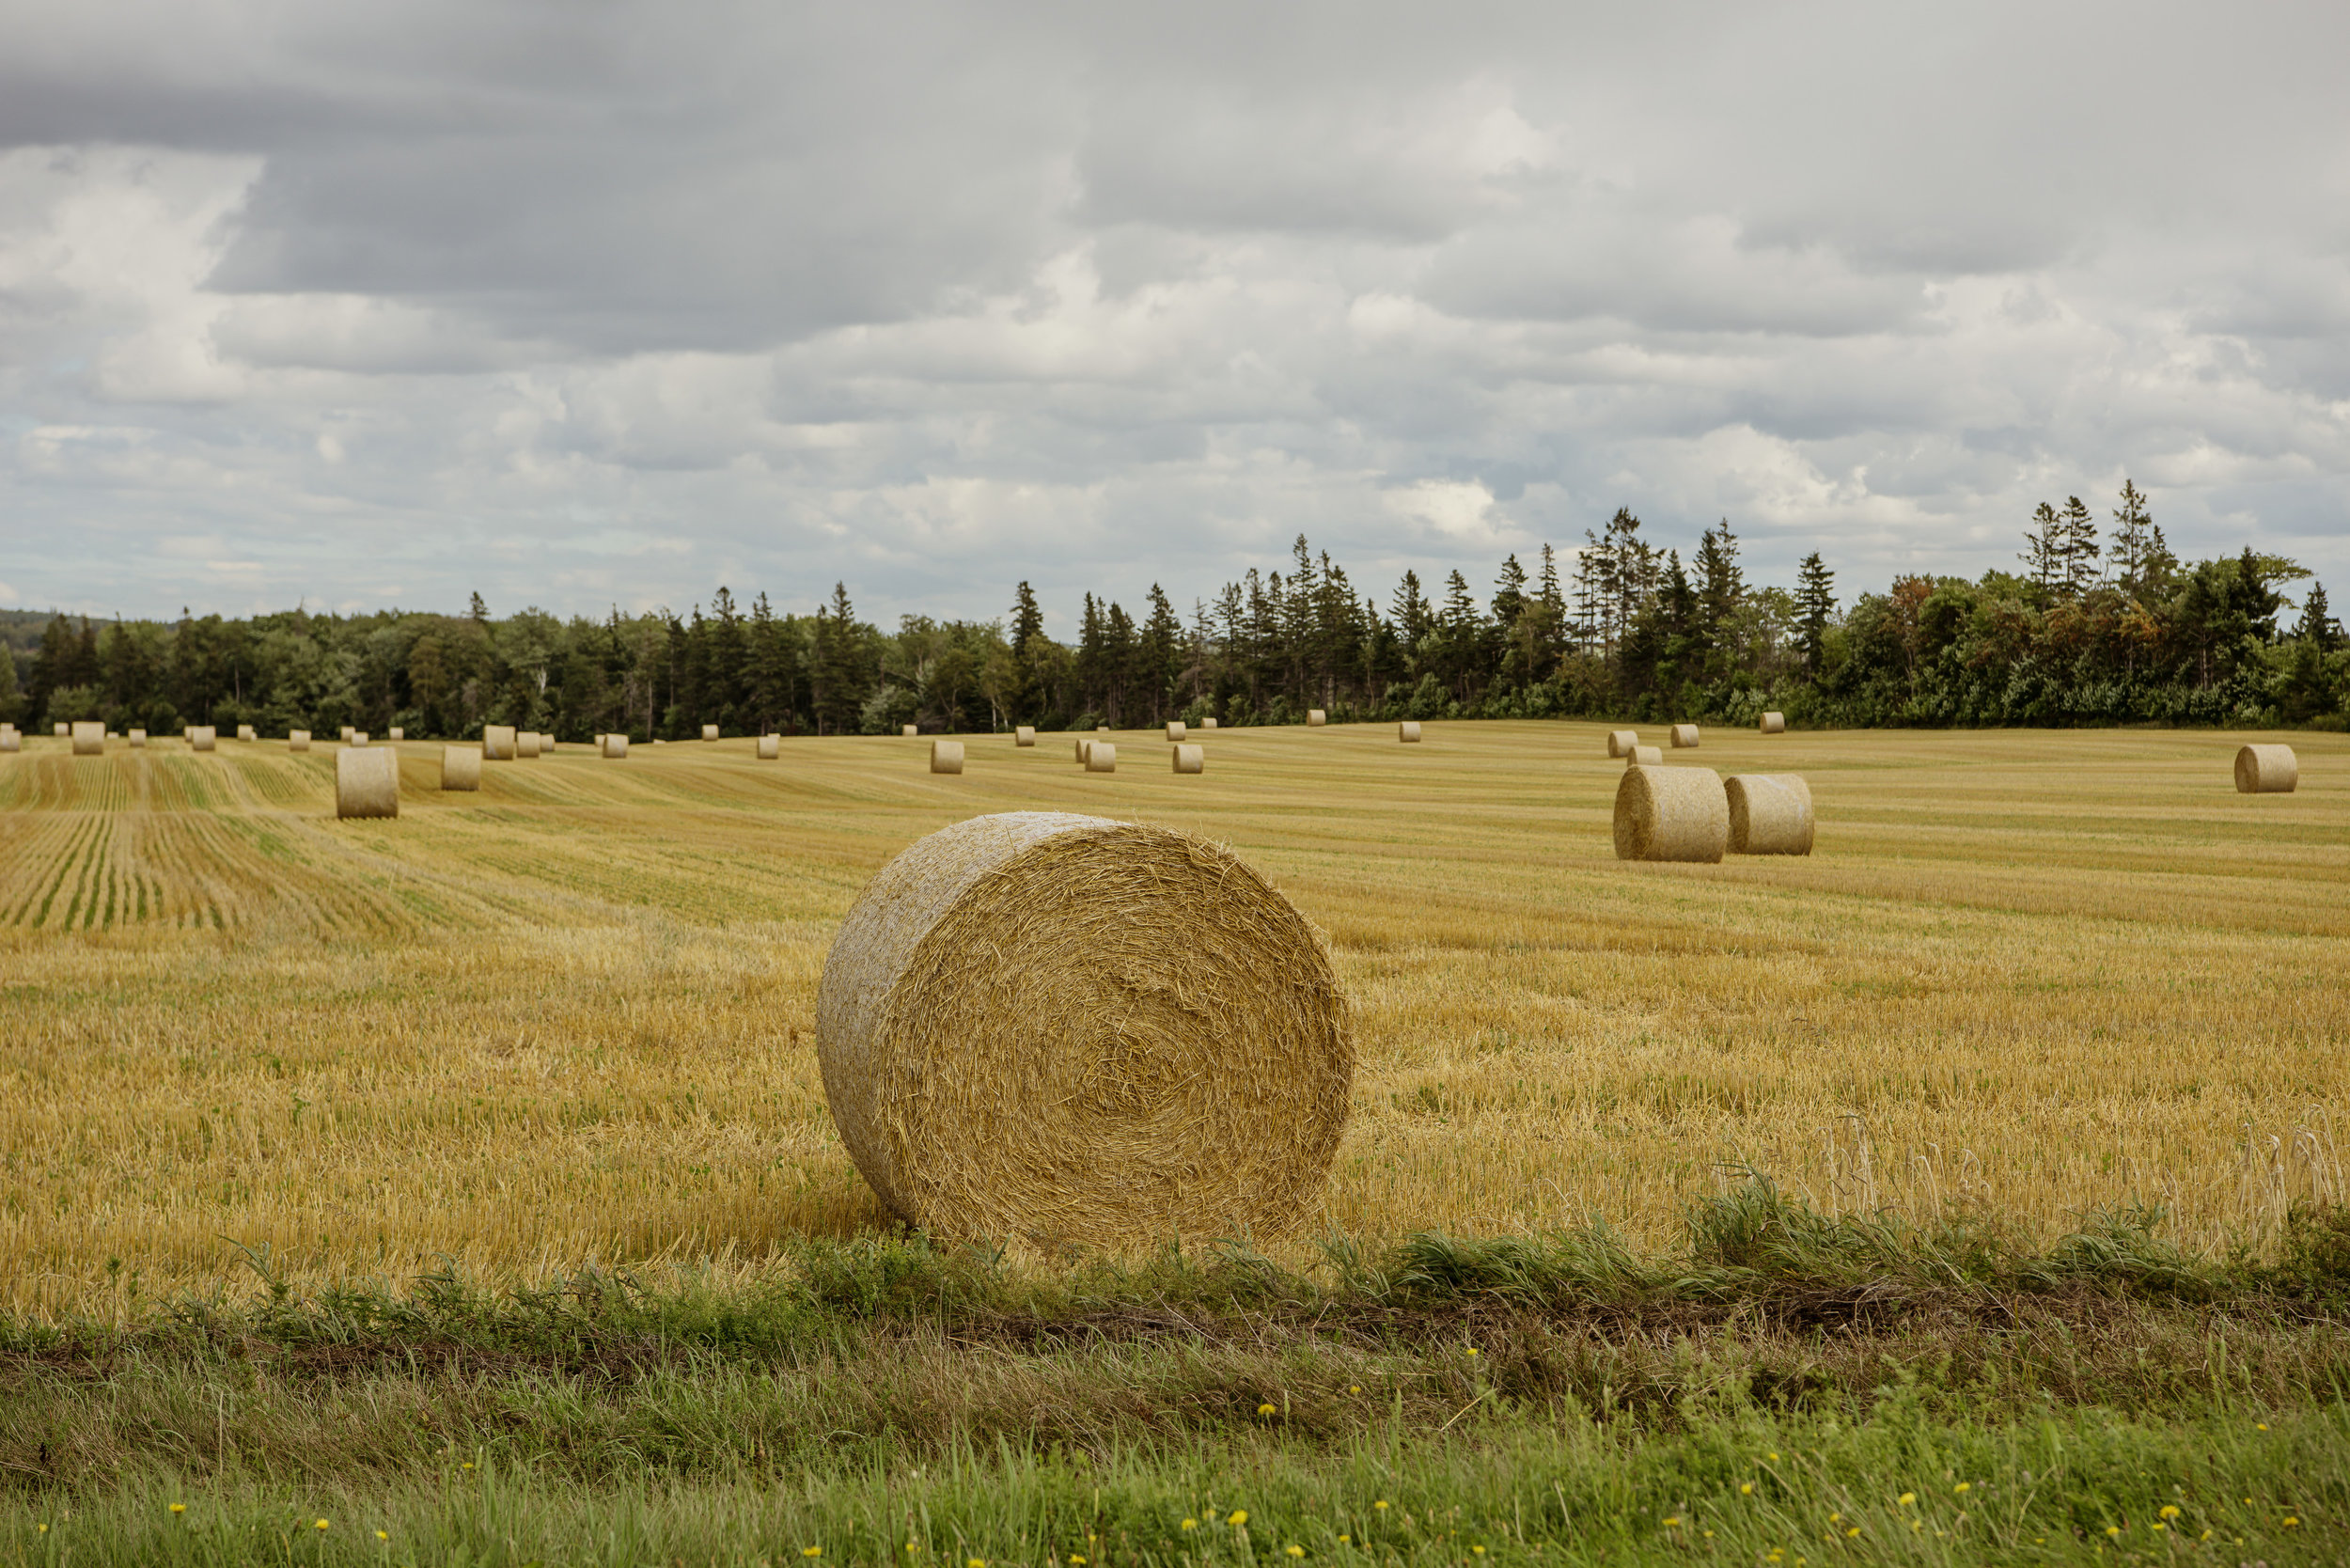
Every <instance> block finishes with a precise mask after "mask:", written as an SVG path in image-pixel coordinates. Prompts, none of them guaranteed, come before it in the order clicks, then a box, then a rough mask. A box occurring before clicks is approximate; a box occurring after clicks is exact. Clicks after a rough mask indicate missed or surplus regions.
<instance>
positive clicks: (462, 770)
mask: <svg viewBox="0 0 2350 1568" xmlns="http://www.w3.org/2000/svg"><path fill="white" fill-rule="evenodd" d="M441 788H442V789H444V790H478V789H480V788H481V748H480V747H479V746H478V745H445V746H443V747H442V748H441Z"/></svg>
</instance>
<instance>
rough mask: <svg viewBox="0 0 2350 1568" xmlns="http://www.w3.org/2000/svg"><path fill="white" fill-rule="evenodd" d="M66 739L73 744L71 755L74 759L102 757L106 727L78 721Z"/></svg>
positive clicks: (81, 720) (104, 747)
mask: <svg viewBox="0 0 2350 1568" xmlns="http://www.w3.org/2000/svg"><path fill="white" fill-rule="evenodd" d="M67 739H69V740H71V742H72V743H73V755H74V756H76V757H99V756H102V755H104V753H105V750H106V727H105V726H104V725H102V724H95V723H92V722H91V721H89V720H87V719H79V720H76V721H75V722H74V725H73V729H72V730H71V732H70V733H69V734H68V736H67Z"/></svg>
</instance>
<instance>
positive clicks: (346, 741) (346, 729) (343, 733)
mask: <svg viewBox="0 0 2350 1568" xmlns="http://www.w3.org/2000/svg"><path fill="white" fill-rule="evenodd" d="M336 738H337V740H339V741H341V742H342V743H343V745H350V744H351V726H349V725H348V724H346V725H344V726H343V727H342V729H340V730H339V731H337V736H336Z"/></svg>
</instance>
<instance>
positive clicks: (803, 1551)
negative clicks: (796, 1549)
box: [800, 1546, 824, 1557]
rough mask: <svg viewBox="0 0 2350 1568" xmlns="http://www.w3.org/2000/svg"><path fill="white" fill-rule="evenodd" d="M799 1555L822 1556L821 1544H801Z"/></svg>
mask: <svg viewBox="0 0 2350 1568" xmlns="http://www.w3.org/2000/svg"><path fill="white" fill-rule="evenodd" d="M800 1555H801V1556H802V1557H822V1556H823V1555H824V1548H823V1547H822V1546H802V1547H801V1548H800Z"/></svg>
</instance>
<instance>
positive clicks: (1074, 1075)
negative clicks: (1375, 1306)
mask: <svg viewBox="0 0 2350 1568" xmlns="http://www.w3.org/2000/svg"><path fill="white" fill-rule="evenodd" d="M816 1052H817V1059H818V1061H819V1064H820V1065H821V1067H822V1069H823V1076H824V1097H825V1101H826V1103H827V1105H829V1107H830V1109H831V1112H832V1119H833V1122H834V1125H835V1126H837V1127H838V1129H839V1132H840V1141H841V1144H842V1146H843V1147H845V1148H846V1149H847V1150H848V1152H849V1156H850V1158H851V1159H852V1160H854V1162H855V1164H856V1168H857V1169H858V1171H859V1172H860V1173H862V1174H863V1176H864V1177H865V1179H866V1181H867V1182H869V1183H870V1184H871V1185H872V1188H873V1191H874V1192H875V1194H876V1195H878V1196H879V1198H880V1199H881V1201H882V1202H883V1204H884V1205H885V1206H886V1207H887V1208H888V1209H889V1210H890V1211H891V1212H892V1213H893V1214H895V1215H898V1216H899V1217H900V1218H901V1219H903V1220H905V1221H906V1222H907V1223H908V1224H911V1225H917V1226H920V1227H922V1228H924V1229H926V1230H929V1231H932V1232H933V1233H934V1234H937V1235H941V1236H947V1237H969V1238H985V1237H1000V1238H1021V1239H1025V1240H1028V1241H1031V1242H1034V1243H1038V1244H1041V1245H1045V1246H1058V1245H1077V1246H1089V1247H1150V1246H1156V1245H1160V1244H1163V1243H1165V1242H1166V1241H1167V1240H1169V1239H1175V1238H1182V1239H1201V1238H1209V1237H1216V1236H1240V1235H1248V1236H1252V1237H1254V1236H1274V1235H1277V1234H1280V1233H1282V1232H1284V1231H1291V1230H1293V1229H1295V1228H1296V1227H1297V1226H1298V1225H1299V1224H1301V1223H1303V1222H1306V1221H1308V1219H1310V1218H1311V1216H1312V1212H1313V1209H1314V1207H1315V1200H1317V1199H1318V1198H1319V1196H1320V1195H1321V1193H1322V1191H1323V1188H1324V1184H1325V1183H1326V1182H1327V1180H1328V1175H1329V1168H1330V1161H1331V1157H1332V1155H1333V1154H1334V1153H1335V1152H1336V1151H1337V1148H1338V1143H1339V1137H1340V1133H1341V1132H1342V1131H1343V1129H1344V1125H1345V1121H1346V1114H1347V1106H1348V1101H1349V1095H1350V1091H1351V1087H1352V1081H1353V1077H1354V1066H1355V1050H1354V1043H1353V1040H1352V1038H1351V1032H1350V1028H1349V1021H1348V1012H1347V1004H1346V999H1345V997H1344V996H1343V995H1342V994H1341V993H1340V990H1339V986H1338V981H1337V978H1336V977H1335V976H1334V975H1333V973H1332V972H1331V967H1330V960H1329V955H1328V953H1327V952H1326V951H1325V950H1324V948H1323V945H1322V942H1321V940H1320V938H1319V937H1318V936H1317V935H1316V934H1315V933H1314V930H1313V928H1312V927H1311V926H1309V925H1308V924H1307V923H1306V921H1305V919H1304V918H1303V917H1300V916H1299V915H1298V913H1297V911H1296V910H1295V909H1294V908H1293V907H1292V906H1291V904H1290V902H1289V901H1288V900H1286V899H1284V898H1283V897H1282V896H1281V895H1280V893H1279V892H1277V890H1276V889H1275V888H1273V887H1272V886H1270V885H1268V884H1267V883H1266V882H1265V881H1264V879H1263V878H1262V877H1261V876H1259V875H1258V874H1257V872H1256V871H1254V870H1251V869H1250V868H1249V867H1248V866H1246V864H1244V863H1243V862H1241V861H1240V860H1238V859H1237V858H1235V857H1234V856H1233V855H1231V854H1230V852H1229V851H1227V850H1225V849H1223V848H1222V847H1221V846H1219V845H1215V844H1212V843H1208V842H1206V841H1204V840H1201V839H1194V838H1191V837H1189V836H1187V835H1184V834H1180V833H1175V832H1171V831H1169V830H1167V829H1166V828H1160V827H1148V826H1144V825H1141V824H1139V823H1115V822H1107V821H1104V820H1102V819H1100V818H1095V817H1082V816H1073V815H1067V814H1063V813H1058V812H1015V813H1010V814H1007V815H1002V816H988V817H975V818H973V819H972V820H970V821H968V822H964V823H957V824H956V825H954V826H952V827H948V828H946V829H944V830H942V831H940V832H937V833H933V834H932V835H931V836H930V837H929V838H927V839H921V840H920V841H918V842H917V843H916V844H914V845H913V846H912V847H911V848H909V849H907V850H906V851H905V852H904V853H902V854H901V855H899V856H898V857H897V858H896V859H895V860H893V861H891V862H890V863H889V864H888V865H887V866H885V867H884V868H883V869H882V870H881V872H880V874H879V875H877V876H876V877H874V879H873V881H872V882H871V884H870V885H869V886H867V887H866V889H865V891H864V892H863V893H862V894H860V895H859V896H858V898H857V902H856V903H855V905H854V907H853V908H852V909H851V910H850V911H849V916H848V918H847V919H846V920H845V921H843V922H842V924H841V928H840V932H839V934H838V937H837V938H836V939H835V940H834V942H833V945H832V951H831V954H830V956H829V957H827V958H826V960H825V962H824V972H823V980H822V982H821V983H820V984H819V986H818V988H817V994H816Z"/></svg>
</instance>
